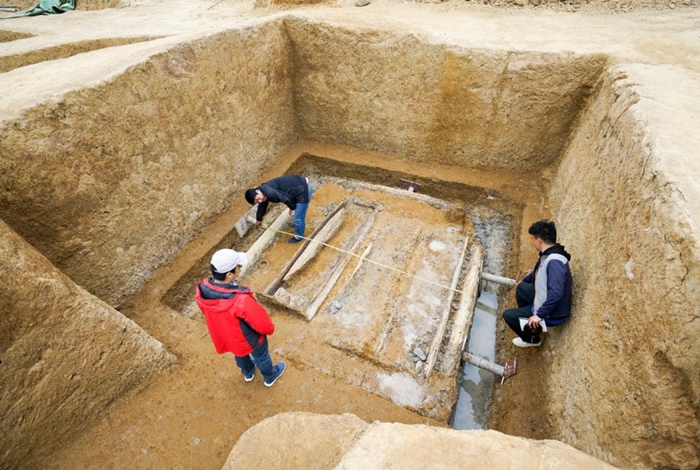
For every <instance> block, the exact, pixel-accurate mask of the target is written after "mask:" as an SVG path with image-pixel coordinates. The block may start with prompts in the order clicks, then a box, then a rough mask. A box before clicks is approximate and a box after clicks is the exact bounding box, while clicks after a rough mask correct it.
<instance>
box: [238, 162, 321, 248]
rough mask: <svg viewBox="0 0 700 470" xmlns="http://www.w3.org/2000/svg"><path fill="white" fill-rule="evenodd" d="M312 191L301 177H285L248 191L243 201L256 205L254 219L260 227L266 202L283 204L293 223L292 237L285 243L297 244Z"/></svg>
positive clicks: (304, 222)
mask: <svg viewBox="0 0 700 470" xmlns="http://www.w3.org/2000/svg"><path fill="white" fill-rule="evenodd" d="M312 195H313V191H312V189H311V185H310V184H309V180H308V179H307V178H304V177H303V176H297V175H285V176H280V177H278V178H273V179H271V180H270V181H267V182H265V183H263V184H261V185H260V186H258V187H257V188H251V189H248V190H247V191H246V192H245V199H246V201H248V203H249V204H251V205H253V204H257V205H258V213H257V215H256V217H255V219H256V220H257V223H256V225H258V226H260V223H261V222H262V219H263V217H264V216H265V213H266V212H267V203H268V202H283V203H284V204H285V205H286V206H287V207H289V215H291V216H292V217H293V219H292V220H293V221H294V236H293V237H292V238H290V239H289V240H288V241H287V243H292V244H294V243H299V242H300V241H301V240H302V237H303V236H304V230H305V229H306V211H307V209H308V208H309V203H310V202H311V196H312Z"/></svg>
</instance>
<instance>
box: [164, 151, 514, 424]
mask: <svg viewBox="0 0 700 470" xmlns="http://www.w3.org/2000/svg"><path fill="white" fill-rule="evenodd" d="M286 173H289V174H301V175H305V176H306V177H307V178H309V180H310V182H311V184H312V186H313V187H314V194H315V196H314V204H313V207H312V209H311V212H310V214H309V216H308V230H307V236H308V238H309V243H308V244H306V245H302V246H301V247H300V248H299V250H297V253H296V254H295V255H294V256H293V257H292V258H291V260H290V259H287V258H288V256H285V253H284V251H283V250H281V249H280V248H284V246H281V247H280V246H276V244H277V242H278V241H279V240H280V239H282V240H283V239H284V236H285V235H286V236H287V237H289V236H290V233H289V230H290V229H289V220H288V217H286V212H285V211H283V210H281V209H282V208H281V207H277V208H275V210H272V211H271V213H270V215H268V216H267V217H268V220H267V221H266V224H269V226H272V227H273V228H271V229H268V231H270V230H276V231H275V232H270V233H265V231H264V230H255V229H254V230H250V229H249V230H248V231H247V232H246V233H245V234H242V235H241V234H240V233H238V232H237V230H234V228H233V227H232V228H231V231H230V232H229V233H228V234H226V236H225V237H224V239H225V240H226V241H225V242H224V243H223V244H222V245H221V244H220V245H218V246H217V247H215V248H213V249H212V250H210V251H209V252H208V253H207V254H206V255H205V258H207V257H211V254H212V253H213V251H214V250H215V249H218V248H220V247H221V246H226V247H232V248H233V249H235V250H237V251H244V252H248V254H249V258H250V260H251V266H249V267H248V268H246V270H245V272H244V273H243V275H242V278H241V282H242V283H243V284H244V285H247V286H252V287H253V288H254V290H255V291H256V292H258V298H259V300H261V301H262V302H263V303H264V304H265V305H266V306H267V307H268V308H269V309H271V310H279V309H282V310H283V311H285V312H287V313H289V314H291V315H299V316H300V317H302V318H305V319H306V320H308V322H309V323H308V326H307V328H305V330H306V331H305V332H304V333H303V334H300V336H302V337H303V339H302V341H301V342H302V343H303V344H304V346H301V347H298V348H296V350H292V349H291V348H290V347H288V346H285V348H284V349H285V357H286V358H288V359H294V360H295V362H299V363H303V364H304V365H305V366H307V367H310V368H314V369H316V370H319V371H321V372H323V373H327V374H329V375H332V376H333V377H335V378H337V379H340V380H344V381H346V382H348V384H349V385H351V386H356V387H361V388H363V389H365V390H367V391H369V392H371V393H375V394H379V395H380V396H383V397H385V398H386V399H388V400H391V401H392V402H394V403H396V404H397V405H399V406H405V407H407V408H409V409H411V410H413V411H416V412H418V413H420V414H421V415H423V416H428V417H431V418H434V419H437V420H439V421H443V422H446V421H448V420H449V421H450V422H456V423H457V426H458V427H460V428H465V426H463V425H460V424H459V423H462V422H464V421H465V420H466V419H467V418H466V415H468V416H470V417H471V418H470V419H471V421H473V422H475V423H476V422H479V423H480V425H477V424H474V425H472V426H471V427H470V428H472V429H476V428H480V427H483V426H484V423H485V419H486V411H487V407H486V406H485V404H483V403H482V406H480V407H477V409H476V410H475V409H474V408H473V407H472V408H469V407H468V406H467V403H463V404H459V405H458V406H457V408H455V400H456V397H457V396H458V395H460V394H463V393H466V394H467V395H468V397H467V396H465V397H464V398H463V399H462V401H466V402H470V401H472V397H477V399H476V400H474V401H476V402H478V403H480V402H482V401H483V400H484V397H487V396H488V395H489V394H490V387H489V386H490V384H491V383H492V380H491V377H490V376H489V374H486V375H485V377H486V378H485V380H484V381H483V383H481V382H480V381H476V382H474V381H472V382H473V385H471V386H469V387H468V388H469V391H468V392H467V391H466V390H465V388H464V387H463V386H461V384H462V379H461V369H460V368H459V365H460V360H459V356H460V352H461V350H462V348H463V345H464V343H465V342H466V339H467V335H468V334H469V331H470V329H471V324H472V321H471V318H472V315H473V313H474V309H475V307H476V305H477V302H476V300H477V297H478V293H479V291H481V290H482V284H481V283H480V282H479V278H478V274H479V273H480V271H481V269H482V268H483V269H485V270H487V271H489V272H495V273H503V272H505V271H508V270H509V267H510V265H511V263H512V261H511V260H509V259H508V255H509V253H510V251H511V246H512V243H513V238H514V236H513V234H514V233H515V232H516V229H517V227H516V225H517V224H518V223H519V217H518V216H517V215H515V216H514V215H513V214H520V213H521V212H522V203H521V202H516V201H512V200H509V199H508V198H504V197H503V196H502V195H500V194H499V193H498V192H497V191H494V190H489V189H487V188H480V187H475V186H470V185H466V184H459V183H454V182H445V181H441V180H438V179H436V178H425V177H416V176H414V175H410V174H406V173H402V172H396V171H388V170H381V169H377V168H372V167H368V166H362V165H357V164H352V163H347V162H339V161H333V160H331V159H327V158H321V157H317V156H313V155H309V154H304V155H302V156H300V158H298V159H297V160H295V162H294V163H293V164H292V166H291V167H290V168H289V169H288V170H287V171H286ZM401 182H409V183H410V184H409V187H410V188H411V191H407V190H404V191H401V190H397V189H396V188H397V187H398V186H399V185H400V184H401ZM404 186H405V184H404ZM416 188H418V189H416ZM336 214H337V215H336ZM334 216H335V217H334ZM244 217H245V216H244ZM280 217H282V218H284V220H283V221H282V222H281V223H280V224H278V226H277V228H274V227H275V223H274V222H273V221H275V220H280V219H279V218H280ZM325 224H327V225H328V226H331V225H332V226H333V229H332V230H330V229H325V230H324V227H325V226H326V225H325ZM327 232H328V233H327ZM360 233H361V235H360ZM264 237H267V238H266V239H265V241H263V238H264ZM258 245H260V246H259V247H258ZM316 245H318V246H316ZM407 247H409V248H407ZM308 252H312V254H311V255H309V256H306V257H305V255H304V253H308ZM353 255H355V256H354V258H353ZM297 258H300V259H305V258H310V259H309V260H308V261H307V262H306V263H304V264H303V265H301V264H300V266H301V267H300V268H299V271H300V272H301V273H302V274H298V275H296V276H285V274H287V271H290V274H291V272H295V273H296V269H295V268H294V266H295V265H296V264H295V261H296V260H297ZM299 263H301V261H300V262H299ZM348 263H350V264H348ZM472 265H474V266H476V267H477V270H476V271H474V269H473V268H470V267H471V266H472ZM353 266H355V267H354V269H352V268H353ZM470 269H471V271H474V272H471V274H470ZM475 274H476V277H474V276H475ZM207 275H208V267H207V263H206V259H201V260H199V262H197V263H196V264H195V265H194V266H193V267H192V268H191V269H190V270H189V271H188V272H187V273H186V274H185V275H184V276H183V277H182V278H180V279H179V280H178V281H177V282H176V283H175V285H174V286H173V287H172V288H171V289H170V290H169V291H168V292H166V293H165V296H164V297H163V301H164V302H165V303H167V304H168V305H169V306H170V307H171V308H172V309H173V310H175V311H178V312H180V313H181V314H183V315H185V316H186V317H187V318H190V319H193V320H195V321H200V322H203V321H204V318H203V316H202V315H201V313H200V312H199V310H198V308H197V307H196V304H195V303H194V302H193V299H192V286H193V285H194V284H196V283H197V281H198V280H199V279H202V278H203V277H206V276H207ZM470 275H471V278H472V279H467V278H468V277H469V276H470ZM287 277H290V279H289V280H287ZM283 278H284V280H283ZM483 288H485V289H488V290H489V291H491V292H496V293H498V292H501V293H503V292H505V291H504V290H503V289H498V288H497V286H493V285H487V284H486V283H484V285H483ZM319 291H320V292H322V293H323V295H322V296H321V295H318V292H319ZM492 295H493V294H492ZM477 312H478V314H479V315H480V317H479V319H480V321H478V322H477V323H476V324H477V326H478V327H477V328H475V329H474V330H472V332H471V335H472V336H474V337H478V338H480V341H481V343H485V345H490V351H489V352H486V353H485V354H483V353H482V354H481V355H482V357H486V358H487V359H488V360H491V361H493V360H494V359H495V349H494V342H495V334H494V333H495V332H494V330H493V323H494V321H493V320H495V316H494V315H493V314H494V313H495V312H494V311H492V312H491V316H490V318H491V320H492V321H491V322H488V320H487V318H488V317H486V318H481V315H482V314H483V313H484V309H483V308H480V309H478V310H477ZM484 321H486V322H487V324H488V323H490V326H491V328H490V330H491V332H490V334H486V333H485V331H484V330H487V329H489V328H488V326H486V325H483V323H484ZM456 325H458V326H456ZM313 338H324V339H323V340H320V341H318V340H317V341H316V343H320V344H321V345H320V346H319V347H313V348H312V347H309V346H308V345H310V344H313V343H314V341H313ZM452 343H453V344H452ZM483 348H484V345H483V344H482V349H483ZM343 363H347V364H343ZM434 369H435V370H436V372H437V373H436V374H432V371H433V370H434ZM468 370H469V368H468ZM491 375H492V374H491ZM455 384H458V385H460V386H461V387H460V388H459V389H458V388H457V387H455ZM451 416H452V417H451Z"/></svg>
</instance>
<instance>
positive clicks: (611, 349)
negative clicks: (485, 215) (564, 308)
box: [546, 65, 700, 469]
mask: <svg viewBox="0 0 700 470" xmlns="http://www.w3.org/2000/svg"><path fill="white" fill-rule="evenodd" d="M665 73H668V70H666V71H665ZM641 84H645V85H641ZM684 86H692V84H687V83H684V82H683V81H681V80H680V79H679V80H678V81H673V80H670V81H669V82H668V83H665V84H655V75H654V70H653V68H652V67H634V66H629V65H621V66H616V67H614V68H612V69H611V70H609V71H608V73H607V74H605V76H604V78H603V79H602V81H601V83H600V93H599V94H598V95H597V97H596V98H595V100H593V101H592V102H591V105H590V107H589V109H588V110H587V111H586V113H585V115H584V116H585V117H584V118H583V119H582V122H581V124H580V126H579V127H578V131H577V132H576V135H575V137H574V139H573V141H572V143H571V145H570V146H569V148H568V149H567V151H566V154H565V155H564V158H563V160H562V163H561V166H560V168H559V171H558V174H557V176H556V178H555V181H554V184H553V187H552V189H551V194H550V203H551V205H552V213H553V216H554V219H555V220H556V221H557V222H558V224H559V230H560V234H559V238H560V239H561V240H565V241H566V246H567V249H568V250H569V251H570V252H571V253H572V256H573V258H572V271H573V276H574V283H575V293H574V313H573V317H572V321H571V322H569V323H568V324H567V325H566V326H564V327H563V329H562V330H561V331H558V332H556V333H554V334H552V335H551V339H552V340H553V345H552V349H553V350H556V351H559V352H560V353H559V354H556V355H555V356H554V358H553V359H552V364H551V367H552V370H551V376H550V379H549V383H548V384H547V387H546V388H547V393H548V395H549V396H548V398H547V400H548V404H549V407H550V410H549V413H548V419H549V420H550V424H552V426H553V429H555V435H554V436H551V437H552V438H555V439H560V440H561V441H563V442H566V443H568V444H570V445H573V446H574V447H576V448H578V449H582V450H584V451H585V452H588V453H590V454H592V455H595V456H598V457H600V458H603V459H605V460H607V461H609V462H611V463H614V464H616V465H620V466H622V467H625V468H677V469H694V468H697V467H698V465H699V464H700V454H699V450H698V449H700V427H699V424H698V423H699V421H698V416H700V408H699V406H698V403H699V401H698V397H699V396H700V372H699V371H700V340H699V339H698V338H700V321H698V307H697V306H698V305H700V269H699V266H700V247H699V246H698V243H697V235H698V231H697V227H698V220H700V218H699V217H698V215H699V214H700V211H698V200H697V194H695V193H697V191H698V189H697V188H696V186H697V184H696V183H693V179H694V178H696V177H697V174H698V173H697V171H694V170H697V168H695V167H696V166H697V165H696V164H695V163H694V162H695V160H696V158H697V157H695V156H694V155H695V152H696V151H697V147H695V149H694V150H693V148H692V147H693V145H697V142H695V143H694V144H693V142H692V141H693V139H695V141H697V140H698V139H697V138H694V137H693V134H692V133H690V134H688V133H687V132H689V131H690V128H691V123H685V124H684V123H678V124H677V125H671V126H670V127H669V129H663V128H660V126H659V125H658V123H663V122H664V121H665V120H666V119H669V120H671V122H672V118H673V116H674V115H676V114H679V110H680V108H681V107H682V106H683V102H684V101H686V102H687V100H688V99H689V97H683V96H677V97H676V99H675V101H676V102H675V103H674V100H673V99H669V98H668V97H666V98H664V99H660V97H659V96H658V94H657V95H656V96H655V95H654V93H656V92H655V90H654V89H655V88H656V89H658V90H672V89H676V90H683V89H685V88H684ZM695 86H697V84H696V85H695ZM690 99H691V100H692V98H690ZM660 103H668V105H667V106H666V105H665V106H666V109H662V108H660V107H659V106H660ZM680 115H682V113H681V114H680ZM655 124H656V125H655ZM684 128H685V129H684ZM674 134H678V135H674ZM663 135H666V136H667V137H668V138H670V139H672V140H675V142H684V141H686V142H688V144H687V145H688V148H687V149H683V148H680V149H679V148H677V147H676V148H674V147H673V146H671V145H668V144H667V143H665V142H664V141H663V139H661V138H660V137H661V136H663ZM683 135H685V137H684V138H682V136H683ZM686 150H688V151H689V152H688V153H686ZM684 154H685V155H686V156H689V157H691V160H688V161H683V158H682V157H683V155H684ZM674 173H675V174H674ZM694 175H695V176H694Z"/></svg>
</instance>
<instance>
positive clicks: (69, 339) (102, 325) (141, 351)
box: [0, 221, 174, 468]
mask: <svg viewBox="0 0 700 470" xmlns="http://www.w3.org/2000/svg"><path fill="white" fill-rule="evenodd" d="M0 278H2V280H3V282H2V283H0V312H1V314H0V383H2V392H1V393H0V415H1V416H2V422H1V424H0V456H2V458H1V460H2V465H0V466H2V468H29V467H28V466H26V465H27V460H28V459H30V458H32V457H40V456H45V455H47V454H49V453H50V452H51V451H52V450H55V449H56V448H58V447H59V446H61V445H62V444H64V443H65V442H67V440H68V439H69V438H70V437H71V436H74V435H75V434H76V433H77V432H79V431H80V430H81V429H83V428H84V427H85V423H86V422H88V421H89V420H90V418H92V417H94V416H95V415H96V414H99V413H100V411H101V410H102V409H104V408H105V407H106V406H107V405H109V404H110V403H111V402H112V401H113V400H114V399H116V398H117V397H119V396H121V395H123V394H124V393H126V392H127V391H129V390H131V389H134V388H136V387H138V386H140V385H142V384H144V383H146V382H148V381H149V380H150V379H152V378H153V377H154V376H155V375H157V374H159V373H160V372H162V371H163V370H164V369H166V368H167V367H168V366H169V365H170V364H171V363H172V362H173V360H174V357H173V356H172V355H170V354H169V353H168V352H167V351H166V350H165V348H164V347H163V345H162V344H161V343H160V342H158V341H156V340H155V339H153V338H152V337H151V336H149V335H148V334H147V333H146V332H145V331H144V330H142V329H141V328H140V327H139V326H138V325H136V324H135V323H134V322H132V321H131V320H129V319H127V318H126V317H124V316H123V315H122V314H120V313H119V312H117V311H116V310H114V309H113V308H111V307H110V306H109V305H107V304H106V303H104V302H102V301H101V300H99V299H97V298H95V297H94V296H92V295H90V294H89V293H88V292H86V291H85V290H84V289H82V288H80V287H78V286H77V285H76V284H75V283H74V282H72V281H71V280H70V279H68V277H66V276H65V275H64V274H62V273H61V272H60V271H59V270H58V269H56V267H54V266H53V265H52V264H51V263H50V262H49V261H48V260H47V259H46V258H45V257H43V256H42V255H41V254H39V253H38V252H37V251H36V250H35V249H34V248H32V247H31V246H29V244H27V242H25V241H24V240H22V238H21V237H19V236H18V235H17V234H16V233H15V232H13V231H12V230H11V229H10V228H9V227H8V226H7V225H6V224H5V223H3V222H1V221H0Z"/></svg>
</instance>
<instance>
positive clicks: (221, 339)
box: [196, 279, 275, 357]
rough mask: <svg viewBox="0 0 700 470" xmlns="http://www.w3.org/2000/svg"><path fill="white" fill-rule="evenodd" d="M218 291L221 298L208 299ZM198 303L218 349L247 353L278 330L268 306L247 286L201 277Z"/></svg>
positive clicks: (197, 295)
mask: <svg viewBox="0 0 700 470" xmlns="http://www.w3.org/2000/svg"><path fill="white" fill-rule="evenodd" d="M211 293H216V295H217V296H220V298H214V299H210V298H205V297H207V296H211ZM196 300H197V306H198V307H199V309H200V310H201V311H202V313H203V314H204V317H205V318H206V320H207V328H209V334H210V335H211V340H212V341H213V342H214V347H215V348H216V352H217V353H219V354H223V353H225V352H230V353H233V354H234V355H236V356H238V357H243V356H247V355H248V354H250V353H251V352H252V351H253V349H254V348H255V347H257V345H259V344H260V343H262V342H263V341H264V340H265V335H271V334H272V333H274V332H275V325H274V324H273V323H272V320H271V319H270V316H269V315H268V314H267V312H266V311H265V309H264V308H263V307H262V306H261V305H260V304H259V303H258V302H257V301H256V300H255V298H254V297H253V293H252V292H250V291H249V290H248V289H245V288H243V289H239V288H237V287H236V288H232V287H231V286H230V285H221V284H216V283H214V282H211V281H210V280H209V279H204V280H202V281H201V282H200V283H199V284H198V285H197V292H196Z"/></svg>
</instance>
